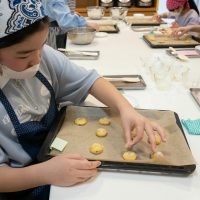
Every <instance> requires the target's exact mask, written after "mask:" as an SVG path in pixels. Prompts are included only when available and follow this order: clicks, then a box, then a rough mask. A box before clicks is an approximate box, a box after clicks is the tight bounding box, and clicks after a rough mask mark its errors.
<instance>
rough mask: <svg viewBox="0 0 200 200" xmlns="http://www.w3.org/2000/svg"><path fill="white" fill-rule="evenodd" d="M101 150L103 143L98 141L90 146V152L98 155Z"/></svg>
mask: <svg viewBox="0 0 200 200" xmlns="http://www.w3.org/2000/svg"><path fill="white" fill-rule="evenodd" d="M102 152H103V145H102V144H99V143H94V144H92V145H91V146H90V153H92V154H95V155H98V154H101V153H102Z"/></svg>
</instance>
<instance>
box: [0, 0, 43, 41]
mask: <svg viewBox="0 0 200 200" xmlns="http://www.w3.org/2000/svg"><path fill="white" fill-rule="evenodd" d="M44 16H45V15H44V11H43V7H42V3H41V0H0V38H3V37H5V36H7V35H10V34H12V33H14V32H16V31H19V30H21V29H23V28H25V27H27V26H29V25H30V24H33V23H34V22H36V21H37V20H39V19H42V18H43V17H44Z"/></svg>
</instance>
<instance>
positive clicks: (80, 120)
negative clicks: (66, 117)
mask: <svg viewBox="0 0 200 200" xmlns="http://www.w3.org/2000/svg"><path fill="white" fill-rule="evenodd" d="M74 123H75V124H76V125H78V126H84V125H85V124H87V119H86V118H84V117H78V118H76V119H75V121H74Z"/></svg>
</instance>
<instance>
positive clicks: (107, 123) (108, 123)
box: [99, 117, 111, 125]
mask: <svg viewBox="0 0 200 200" xmlns="http://www.w3.org/2000/svg"><path fill="white" fill-rule="evenodd" d="M99 123H100V124H101V125H110V123H111V121H110V119H108V118H107V117H103V118H100V119H99Z"/></svg>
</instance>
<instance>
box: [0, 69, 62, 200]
mask: <svg viewBox="0 0 200 200" xmlns="http://www.w3.org/2000/svg"><path fill="white" fill-rule="evenodd" d="M35 76H36V77H37V78H38V79H39V80H40V81H41V82H42V83H43V84H44V85H45V87H46V88H47V89H48V90H49V92H50V94H51V100H50V105H49V109H48V111H47V113H46V114H45V115H44V117H43V118H42V119H41V121H29V122H25V123H21V124H20V122H19V120H18V118H17V115H16V113H15V112H14V109H13V108H12V106H11V104H10V103H9V101H8V99H7V98H6V96H5V95H4V93H3V92H2V90H0V100H1V102H2V104H3V106H4V108H5V109H6V111H7V114H8V115H9V117H10V120H11V122H12V124H13V126H14V128H15V132H16V134H17V136H18V140H19V142H20V144H21V145H22V147H23V149H24V150H25V151H26V152H27V153H28V154H29V155H30V157H31V158H32V160H33V162H32V163H31V164H35V163H37V154H38V153H39V150H40V148H41V145H42V143H43V141H44V140H45V137H46V136H47V134H48V131H49V129H50V127H51V125H52V123H53V121H54V119H55V117H56V115H57V113H58V109H57V105H56V101H55V94H54V91H53V88H52V86H51V85H50V83H49V82H48V80H47V79H46V78H45V77H44V76H43V75H42V74H41V73H40V72H39V71H38V72H37V73H36V75H35ZM49 191H50V185H46V186H41V187H37V188H33V189H29V190H25V191H21V192H13V193H6V194H5V193H4V194H5V196H6V197H7V199H13V200H16V199H20V200H25V199H27V200H36V199H37V200H47V199H49Z"/></svg>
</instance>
